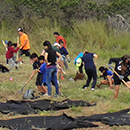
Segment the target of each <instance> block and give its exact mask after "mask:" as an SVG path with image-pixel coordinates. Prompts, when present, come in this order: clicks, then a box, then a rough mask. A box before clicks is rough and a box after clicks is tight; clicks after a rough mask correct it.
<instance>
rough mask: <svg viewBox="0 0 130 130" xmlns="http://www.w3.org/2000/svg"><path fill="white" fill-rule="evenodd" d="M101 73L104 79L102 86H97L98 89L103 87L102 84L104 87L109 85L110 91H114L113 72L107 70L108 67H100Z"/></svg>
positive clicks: (101, 82)
mask: <svg viewBox="0 0 130 130" xmlns="http://www.w3.org/2000/svg"><path fill="white" fill-rule="evenodd" d="M99 71H100V72H101V73H102V75H101V76H102V77H103V78H104V79H102V80H101V81H100V84H99V85H97V87H98V88H100V86H101V85H102V84H104V85H109V86H110V89H113V86H112V84H113V83H114V79H113V72H112V71H110V70H108V69H107V68H106V67H104V66H100V67H99Z"/></svg>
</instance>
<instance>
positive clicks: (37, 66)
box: [30, 53, 47, 95]
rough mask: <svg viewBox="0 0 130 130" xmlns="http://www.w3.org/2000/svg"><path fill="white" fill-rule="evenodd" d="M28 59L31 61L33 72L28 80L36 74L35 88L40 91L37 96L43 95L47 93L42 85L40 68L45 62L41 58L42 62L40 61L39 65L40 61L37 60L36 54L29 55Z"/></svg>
mask: <svg viewBox="0 0 130 130" xmlns="http://www.w3.org/2000/svg"><path fill="white" fill-rule="evenodd" d="M30 59H32V60H33V71H32V74H31V76H30V79H32V78H33V77H34V75H35V74H36V73H37V72H38V74H37V78H36V86H37V88H38V90H39V91H40V93H39V94H41V95H44V94H45V93H47V89H46V87H45V86H43V85H42V82H43V74H44V73H43V70H42V68H43V67H44V65H45V64H43V63H44V62H45V60H44V58H43V61H41V63H40V61H39V60H38V55H37V54H36V53H32V54H31V55H30ZM37 69H38V70H37Z"/></svg>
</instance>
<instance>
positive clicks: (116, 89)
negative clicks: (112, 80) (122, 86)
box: [114, 85, 119, 100]
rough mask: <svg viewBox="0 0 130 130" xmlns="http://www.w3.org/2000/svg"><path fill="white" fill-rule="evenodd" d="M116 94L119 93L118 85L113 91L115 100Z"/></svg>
mask: <svg viewBox="0 0 130 130" xmlns="http://www.w3.org/2000/svg"><path fill="white" fill-rule="evenodd" d="M118 93H119V85H116V86H115V91H114V99H115V100H116V99H117V97H118Z"/></svg>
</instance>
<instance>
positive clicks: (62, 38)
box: [56, 35, 67, 49]
mask: <svg viewBox="0 0 130 130" xmlns="http://www.w3.org/2000/svg"><path fill="white" fill-rule="evenodd" d="M59 40H62V41H63V42H64V47H65V48H66V49H67V46H66V43H67V41H66V40H65V38H64V37H62V36H61V35H59V36H58V37H57V39H56V42H57V43H59Z"/></svg>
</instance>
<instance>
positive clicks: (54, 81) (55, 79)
mask: <svg viewBox="0 0 130 130" xmlns="http://www.w3.org/2000/svg"><path fill="white" fill-rule="evenodd" d="M53 68H54V71H53V73H52V81H53V83H54V86H55V89H56V94H59V85H58V82H57V68H56V67H53Z"/></svg>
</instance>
